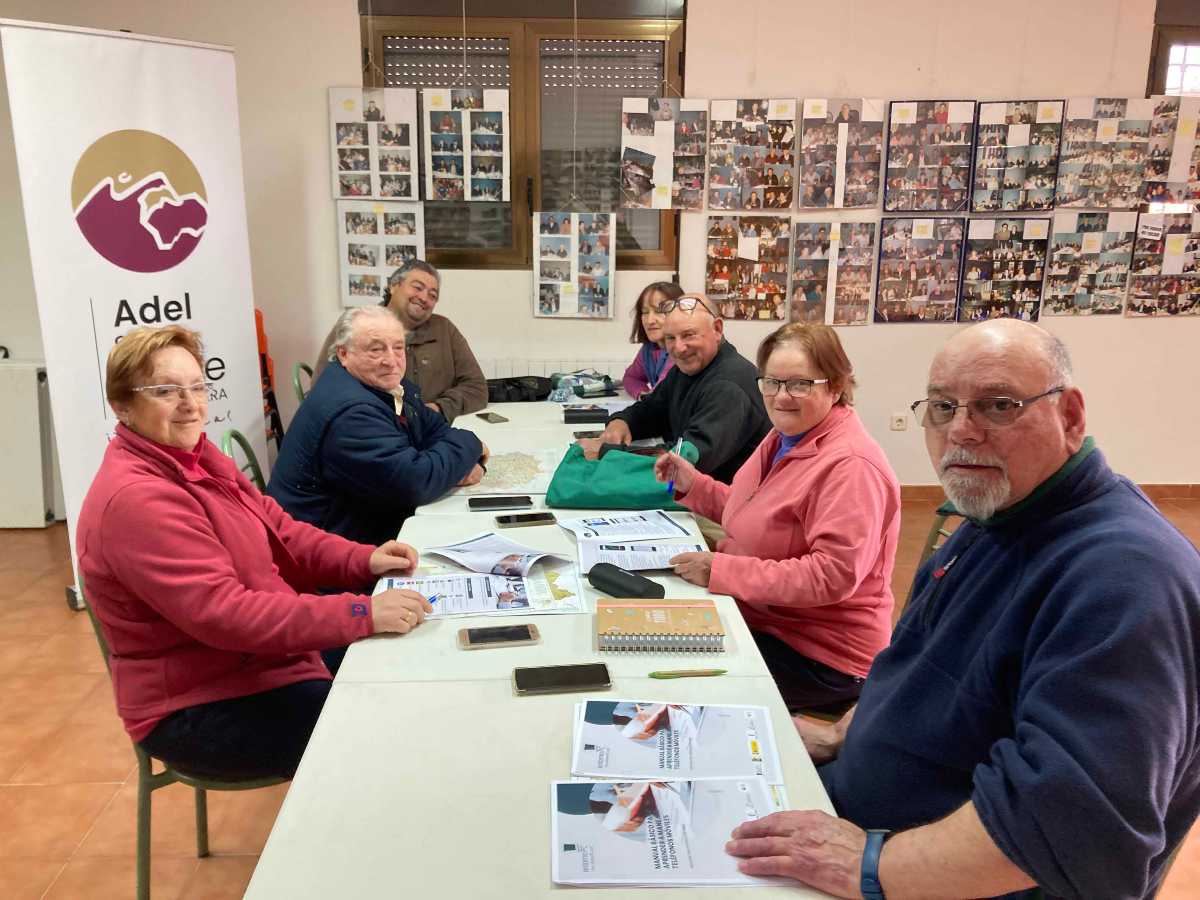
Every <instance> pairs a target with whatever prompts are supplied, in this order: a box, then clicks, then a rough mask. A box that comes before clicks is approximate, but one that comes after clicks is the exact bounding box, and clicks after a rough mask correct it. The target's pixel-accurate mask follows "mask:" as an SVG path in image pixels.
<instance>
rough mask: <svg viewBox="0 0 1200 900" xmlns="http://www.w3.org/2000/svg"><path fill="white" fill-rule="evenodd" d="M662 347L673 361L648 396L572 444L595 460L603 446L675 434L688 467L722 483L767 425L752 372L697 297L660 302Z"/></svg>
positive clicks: (668, 439)
mask: <svg viewBox="0 0 1200 900" xmlns="http://www.w3.org/2000/svg"><path fill="white" fill-rule="evenodd" d="M658 309H659V312H661V313H663V314H664V315H665V316H666V319H665V320H664V321H663V344H664V346H665V347H666V349H667V353H669V354H670V356H671V359H672V360H673V361H674V363H675V366H674V368H673V369H671V371H670V372H668V373H667V375H666V377H665V378H664V379H663V380H662V381H661V382H660V383H659V385H658V387H656V388H655V389H654V390H653V391H651V392H650V393H649V394H646V395H645V396H643V397H642V399H641V400H639V401H638V402H637V403H634V404H633V405H632V406H630V407H628V408H626V409H623V410H621V411H620V412H619V413H616V414H615V415H614V416H612V417H611V418H610V419H609V420H608V424H607V426H606V427H605V429H604V432H603V433H602V434H601V435H600V437H598V438H594V439H587V438H584V439H582V440H580V441H579V443H580V445H581V446H582V447H583V451H584V454H585V455H586V456H587V457H588V458H589V459H595V458H596V456H597V455H598V454H599V452H600V447H601V446H602V445H603V444H628V443H631V442H632V441H635V440H640V439H642V438H650V437H661V438H662V439H663V440H664V441H666V442H667V443H668V444H673V443H674V442H675V441H676V440H677V439H680V438H682V439H683V440H685V441H688V442H690V443H691V444H693V445H694V446H695V448H696V449H697V450H698V451H699V453H700V459H699V461H698V462H697V463H696V468H697V469H699V470H700V471H701V472H703V473H705V474H706V475H711V476H712V477H713V478H715V479H717V480H718V481H722V482H724V483H725V484H729V483H730V481H732V480H733V476H734V474H735V473H736V472H737V470H738V469H740V468H741V467H742V463H744V462H745V461H746V460H747V459H748V458H749V457H750V454H752V453H753V452H754V450H755V448H756V447H758V445H759V442H761V441H762V439H763V438H764V437H766V434H767V432H768V431H769V430H770V429H771V421H770V419H768V418H767V411H766V408H765V407H764V406H763V400H762V394H761V393H760V392H759V390H758V381H757V379H758V370H757V369H755V368H754V364H753V363H751V362H750V361H749V360H748V359H746V358H745V357H744V356H742V355H741V354H739V353H738V352H737V349H736V348H735V347H734V346H733V344H731V343H729V342H728V341H727V340H725V338H724V337H723V331H724V322H722V321H721V319H720V317H719V316H718V315H717V314H716V313H715V312H714V311H713V308H712V306H711V305H710V304H709V302H708V301H707V300H706V299H705V298H704V297H702V296H701V295H699V294H684V295H683V296H682V297H678V298H671V299H668V300H664V301H662V302H661V303H660V304H659V306H658Z"/></svg>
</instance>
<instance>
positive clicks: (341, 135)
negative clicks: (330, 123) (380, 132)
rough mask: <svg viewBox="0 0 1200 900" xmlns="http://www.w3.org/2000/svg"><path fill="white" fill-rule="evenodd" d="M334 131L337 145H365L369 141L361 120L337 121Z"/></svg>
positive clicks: (365, 127)
mask: <svg viewBox="0 0 1200 900" xmlns="http://www.w3.org/2000/svg"><path fill="white" fill-rule="evenodd" d="M334 132H335V134H336V136H337V143H338V146H339V147H365V146H366V145H367V144H368V143H369V142H370V141H369V139H368V138H367V126H366V125H364V124H362V123H361V122H338V123H337V124H336V125H334Z"/></svg>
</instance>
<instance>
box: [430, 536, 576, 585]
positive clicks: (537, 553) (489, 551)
mask: <svg viewBox="0 0 1200 900" xmlns="http://www.w3.org/2000/svg"><path fill="white" fill-rule="evenodd" d="M422 552H423V553H424V554H425V555H427V556H443V557H445V558H446V559H450V560H453V561H454V562H456V563H458V564H459V565H460V566H466V567H467V568H468V569H470V570H471V571H472V572H482V573H483V574H485V575H528V574H529V570H530V569H531V568H532V567H533V564H534V563H535V562H537V561H538V560H539V559H543V558H545V557H549V558H551V559H561V560H568V559H569V557H567V556H563V555H561V554H558V553H550V552H548V551H546V550H535V549H534V548H533V547H526V546H524V545H522V544H518V543H516V542H515V541H510V540H509V539H508V538H506V537H502V536H501V535H498V534H496V533H495V532H494V531H489V532H487V533H486V534H477V535H475V537H472V538H467V539H466V540H465V541H459V542H458V543H457V544H446V545H445V546H442V547H428V548H426V549H425V550H424V551H422Z"/></svg>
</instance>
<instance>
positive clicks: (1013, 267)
mask: <svg viewBox="0 0 1200 900" xmlns="http://www.w3.org/2000/svg"><path fill="white" fill-rule="evenodd" d="M993 221H994V223H995V225H994V227H995V231H994V233H993V235H992V237H990V238H974V237H971V236H969V235H968V237H967V259H966V268H965V272H964V274H963V285H962V300H961V301H960V304H959V311H958V320H959V321H960V322H981V321H983V320H984V319H1000V318H1012V319H1022V320H1024V321H1026V322H1036V321H1037V319H1038V312H1039V310H1040V308H1041V302H1042V280H1043V278H1044V277H1045V261H1046V239H1045V238H1039V239H1030V238H1026V237H1023V235H1024V233H1025V228H1026V223H1027V222H1033V221H1039V222H1040V221H1045V222H1047V224H1048V220H1029V219H995V220H993Z"/></svg>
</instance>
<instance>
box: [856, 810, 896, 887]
mask: <svg viewBox="0 0 1200 900" xmlns="http://www.w3.org/2000/svg"><path fill="white" fill-rule="evenodd" d="M890 835H891V832H890V831H888V830H887V829H877V828H871V829H868V830H867V846H866V847H864V848H863V858H862V875H861V876H860V878H859V882H858V889H859V890H860V891H862V895H863V900H887V898H886V897H884V896H883V885H882V884H880V883H879V855H880V854H881V853H882V852H883V842H884V841H886V840H887V839H888V837H889V836H890Z"/></svg>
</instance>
